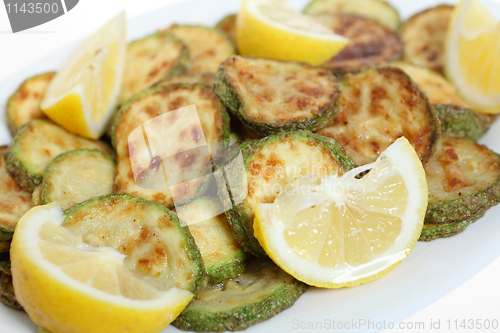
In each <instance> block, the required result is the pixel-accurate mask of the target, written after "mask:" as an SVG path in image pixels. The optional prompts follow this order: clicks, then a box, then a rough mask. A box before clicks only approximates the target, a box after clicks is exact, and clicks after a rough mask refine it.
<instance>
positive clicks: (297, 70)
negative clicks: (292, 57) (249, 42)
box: [214, 56, 339, 135]
mask: <svg viewBox="0 0 500 333" xmlns="http://www.w3.org/2000/svg"><path fill="white" fill-rule="evenodd" d="M214 90H215V92H216V93H217V95H218V96H219V97H220V99H221V100H222V102H223V103H224V104H225V105H226V106H227V107H228V109H229V110H230V111H231V113H232V114H233V115H235V116H236V117H238V119H239V120H240V121H241V122H242V123H243V124H244V125H245V126H246V127H248V128H249V129H250V130H252V131H253V132H255V133H257V134H260V135H269V134H274V133H278V132H282V131H295V130H310V131H314V130H317V129H320V128H323V127H325V126H326V125H328V124H329V123H330V122H331V121H332V120H333V118H334V117H335V115H336V114H337V104H338V99H339V90H338V82H337V79H336V78H335V76H333V75H332V74H330V73H329V72H328V71H326V70H323V69H320V68H315V67H312V66H309V65H306V64H301V63H297V62H284V61H276V60H266V59H256V58H243V57H240V56H233V57H231V58H229V59H227V60H226V61H224V62H223V63H222V64H221V66H220V68H219V71H218V72H217V74H216V78H215V84H214Z"/></svg>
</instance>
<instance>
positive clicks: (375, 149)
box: [317, 67, 440, 165]
mask: <svg viewBox="0 0 500 333" xmlns="http://www.w3.org/2000/svg"><path fill="white" fill-rule="evenodd" d="M340 91H341V93H340V102H339V114H338V115H337V117H336V118H335V120H334V121H333V123H332V124H330V125H329V126H327V127H325V128H324V129H322V130H320V131H318V132H317V133H318V134H321V135H324V136H327V137H330V138H333V139H335V141H337V142H338V143H339V144H341V145H343V146H344V148H345V150H346V152H347V154H348V155H349V156H350V157H351V158H352V159H353V160H354V162H355V163H356V164H357V165H364V164H367V163H371V162H374V161H375V160H376V159H377V157H378V156H379V155H380V153H381V152H382V151H384V150H385V149H386V148H387V147H389V146H390V145H391V143H393V142H394V141H396V139H398V138H399V137H401V136H404V137H406V138H407V139H408V141H410V143H411V144H412V145H413V147H414V148H415V150H416V152H417V154H418V156H419V158H420V160H421V161H422V162H423V163H425V162H426V161H427V160H428V159H429V158H430V156H431V154H432V152H433V148H434V145H435V142H436V140H437V139H438V137H439V134H440V125H439V120H438V118H437V115H436V112H435V110H434V108H433V107H432V105H431V104H430V103H429V100H428V99H427V97H426V96H425V94H424V93H423V92H422V91H421V90H420V89H419V88H418V86H417V85H416V84H415V83H414V82H413V81H412V80H411V79H410V77H409V76H408V75H406V74H405V73H404V72H403V71H402V70H400V69H398V68H394V67H379V68H370V69H366V70H363V71H361V72H359V73H354V74H347V75H346V76H345V77H344V78H343V81H342V82H341V84H340Z"/></svg>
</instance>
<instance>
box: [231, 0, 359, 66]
mask: <svg viewBox="0 0 500 333" xmlns="http://www.w3.org/2000/svg"><path fill="white" fill-rule="evenodd" d="M236 40H237V44H238V50H239V52H240V54H241V55H243V56H255V57H259V58H268V59H277V60H296V61H302V62H307V63H309V64H311V65H313V66H318V65H320V64H322V63H324V62H325V61H327V60H330V59H331V58H332V57H333V56H334V55H336V54H337V53H338V52H339V51H340V50H342V49H343V48H344V47H345V46H346V45H347V44H348V42H349V40H348V39H347V38H345V37H342V36H339V35H336V34H335V33H334V32H333V30H331V29H329V28H327V27H325V26H323V25H321V24H320V23H318V22H316V21H315V20H314V19H313V18H311V17H309V16H307V15H304V14H301V13H299V12H297V11H295V10H293V9H292V8H291V7H289V6H288V5H287V4H286V2H284V1H280V0H245V1H243V3H242V5H241V9H240V12H239V14H238V17H237V19H236Z"/></svg>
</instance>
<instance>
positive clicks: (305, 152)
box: [226, 131, 354, 257]
mask: <svg viewBox="0 0 500 333" xmlns="http://www.w3.org/2000/svg"><path fill="white" fill-rule="evenodd" d="M241 153H242V158H243V164H244V165H242V166H241V167H235V169H234V170H232V171H231V172H226V184H227V185H228V188H227V190H228V192H229V195H230V199H231V203H230V204H228V205H227V207H226V215H227V217H228V220H229V223H230V225H231V228H232V229H233V232H234V235H235V237H236V240H238V242H239V243H240V245H241V246H242V247H243V249H244V250H245V251H246V252H249V253H252V254H254V255H256V256H261V257H263V256H266V254H265V252H264V250H263V249H262V247H261V246H260V244H259V243H258V241H257V239H256V238H255V236H254V234H253V219H254V210H255V206H256V205H257V203H259V202H260V203H271V202H274V199H276V197H277V196H278V195H279V194H280V193H281V191H283V190H284V189H286V187H287V186H288V185H290V184H291V183H293V182H294V181H295V180H297V179H299V178H301V177H302V176H305V175H307V174H310V173H316V174H318V175H319V176H320V177H326V176H328V175H333V174H338V175H339V176H340V175H342V174H344V173H345V172H347V171H348V170H350V169H352V168H353V167H354V163H353V161H352V160H351V159H350V158H349V157H348V156H346V155H345V152H344V149H343V148H342V147H341V146H340V145H339V144H337V143H336V142H335V141H334V140H332V139H330V138H326V137H323V136H320V135H315V134H312V133H308V132H305V131H302V132H283V133H280V134H275V135H270V136H268V137H266V138H263V139H261V140H257V141H249V142H247V143H246V144H244V145H243V146H242V147H241ZM237 156H238V155H233V156H230V157H229V160H231V161H232V160H234V158H235V157H237ZM227 164H228V165H232V164H231V163H229V162H228V163H227Z"/></svg>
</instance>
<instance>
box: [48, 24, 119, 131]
mask: <svg viewBox="0 0 500 333" xmlns="http://www.w3.org/2000/svg"><path fill="white" fill-rule="evenodd" d="M125 41H126V36H125V16H124V14H120V15H118V16H117V17H116V18H114V19H113V20H111V21H110V22H109V23H108V24H106V25H105V26H104V27H102V28H101V29H100V30H99V31H98V32H97V33H95V34H94V35H93V36H91V37H90V38H88V39H87V40H86V41H85V42H84V43H83V44H82V45H81V46H80V47H79V48H78V49H77V51H76V52H75V53H74V54H73V55H72V56H71V57H70V59H69V60H68V61H67V62H66V64H65V65H64V66H63V67H62V68H61V70H60V71H58V72H57V74H56V76H55V77H54V79H53V80H52V81H51V83H50V84H49V86H48V87H47V91H46V92H45V95H44V98H43V100H42V102H41V108H42V110H43V112H44V113H45V114H46V115H47V116H48V117H49V118H50V119H51V120H53V121H54V122H55V123H57V124H59V125H61V126H62V127H64V128H66V129H67V130H68V131H71V132H73V133H76V134H79V135H81V136H84V137H88V138H92V139H97V138H98V137H99V136H101V135H102V133H104V131H105V129H106V125H107V123H108V121H109V119H110V117H111V115H112V113H113V111H114V109H115V106H116V102H117V98H118V93H119V89H120V87H121V80H122V74H123V68H124V63H125V46H126V43H125Z"/></svg>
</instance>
